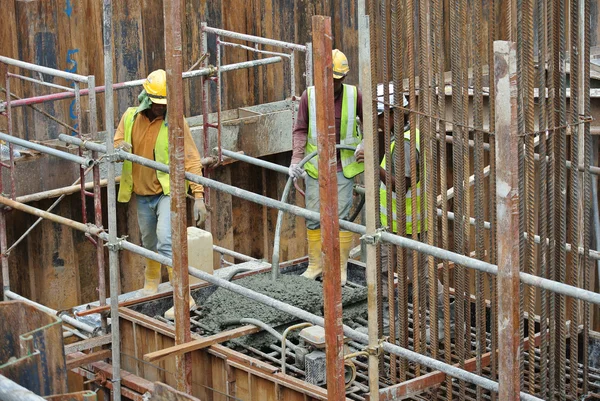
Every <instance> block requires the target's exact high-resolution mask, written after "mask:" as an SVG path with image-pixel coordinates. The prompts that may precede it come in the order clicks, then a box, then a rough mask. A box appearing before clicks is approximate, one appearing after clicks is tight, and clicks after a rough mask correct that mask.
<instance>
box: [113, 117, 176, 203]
mask: <svg viewBox="0 0 600 401" xmlns="http://www.w3.org/2000/svg"><path fill="white" fill-rule="evenodd" d="M136 110H137V108H136V107H130V108H128V109H127V110H126V111H125V114H124V116H123V118H124V119H125V132H124V139H123V140H124V141H125V142H127V143H129V144H131V131H132V130H133V123H134V122H135V116H136V115H135V111H136ZM154 160H155V161H157V162H159V163H163V164H167V165H168V164H169V130H168V128H167V124H166V123H165V121H163V123H162V125H161V127H160V131H159V132H158V136H157V137H156V143H155V144H154ZM131 171H132V164H131V162H130V161H128V160H125V161H124V162H123V171H122V172H121V183H120V185H119V196H118V198H117V200H118V201H119V202H123V203H127V202H129V200H130V199H131V193H132V192H133V176H132V173H131ZM156 177H157V178H158V182H159V183H160V186H161V187H162V190H163V194H165V195H169V194H170V193H171V189H170V188H171V186H170V184H169V174H167V173H163V172H162V171H158V170H157V171H156ZM186 189H187V181H186Z"/></svg>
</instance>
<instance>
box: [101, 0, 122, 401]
mask: <svg viewBox="0 0 600 401" xmlns="http://www.w3.org/2000/svg"><path fill="white" fill-rule="evenodd" d="M112 17H113V11H112V0H104V4H103V8H102V21H103V35H102V40H103V51H104V85H105V86H106V93H105V95H104V117H105V122H106V123H105V126H106V151H107V152H108V154H113V153H114V138H113V137H114V130H115V128H114V127H115V121H114V120H115V102H114V97H113V55H114V52H113V42H112V40H113V37H112ZM107 181H108V184H107V186H106V189H107V190H106V209H107V210H106V212H107V216H108V249H109V253H108V264H109V277H110V283H109V285H110V297H111V299H113V300H118V297H119V291H120V287H121V280H120V277H121V272H120V270H119V250H118V248H117V246H116V244H117V192H116V191H117V189H116V184H115V164H114V162H112V161H111V162H110V163H108V174H107ZM110 317H111V323H110V325H111V329H110V334H111V340H112V346H111V349H112V356H111V360H112V367H113V379H112V386H113V394H112V399H113V401H121V335H120V332H119V302H118V301H115V302H111V303H110Z"/></svg>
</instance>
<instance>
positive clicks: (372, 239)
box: [360, 227, 387, 245]
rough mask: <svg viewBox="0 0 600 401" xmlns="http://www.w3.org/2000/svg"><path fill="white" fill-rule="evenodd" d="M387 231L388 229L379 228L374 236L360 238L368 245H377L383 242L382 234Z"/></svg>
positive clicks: (367, 235) (366, 235)
mask: <svg viewBox="0 0 600 401" xmlns="http://www.w3.org/2000/svg"><path fill="white" fill-rule="evenodd" d="M386 231H387V229H386V228H384V227H382V228H378V229H377V230H375V234H373V235H369V234H365V235H363V236H362V237H360V240H361V241H363V242H364V243H365V244H368V245H376V244H378V243H380V242H381V233H383V232H386Z"/></svg>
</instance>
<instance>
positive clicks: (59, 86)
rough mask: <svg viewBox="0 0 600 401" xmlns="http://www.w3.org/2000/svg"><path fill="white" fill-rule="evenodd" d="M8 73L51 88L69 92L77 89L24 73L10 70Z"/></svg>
mask: <svg viewBox="0 0 600 401" xmlns="http://www.w3.org/2000/svg"><path fill="white" fill-rule="evenodd" d="M7 75H8V76H9V77H11V78H19V79H22V80H23V81H27V82H33V83H34V84H38V85H43V86H47V87H49V88H54V89H60V90H63V91H69V92H75V89H73V88H69V87H68V86H62V85H57V84H53V83H51V82H46V81H42V80H40V79H35V78H30V77H26V76H24V75H19V74H13V73H10V72H9V73H8V74H7Z"/></svg>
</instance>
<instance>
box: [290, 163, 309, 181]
mask: <svg viewBox="0 0 600 401" xmlns="http://www.w3.org/2000/svg"><path fill="white" fill-rule="evenodd" d="M288 174H289V176H290V177H292V178H304V177H306V171H304V170H303V169H302V167H300V166H299V165H297V164H291V165H290V168H289V169H288Z"/></svg>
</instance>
